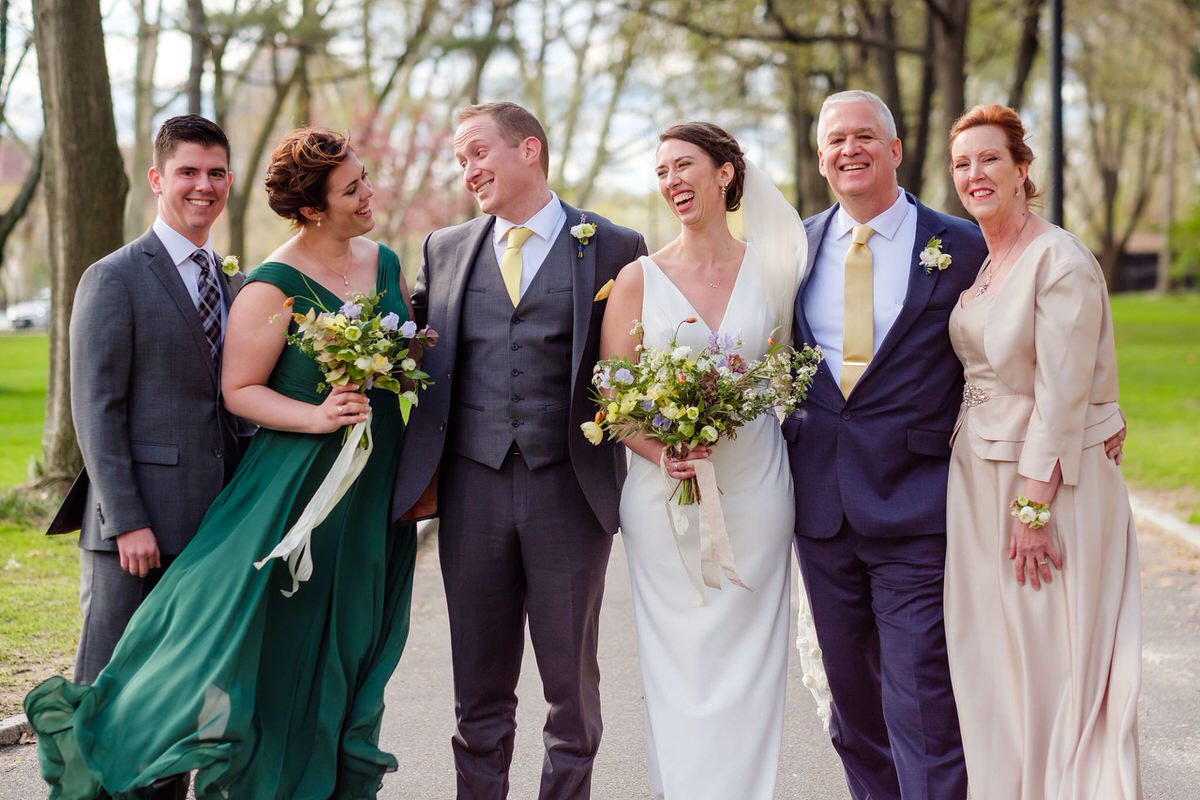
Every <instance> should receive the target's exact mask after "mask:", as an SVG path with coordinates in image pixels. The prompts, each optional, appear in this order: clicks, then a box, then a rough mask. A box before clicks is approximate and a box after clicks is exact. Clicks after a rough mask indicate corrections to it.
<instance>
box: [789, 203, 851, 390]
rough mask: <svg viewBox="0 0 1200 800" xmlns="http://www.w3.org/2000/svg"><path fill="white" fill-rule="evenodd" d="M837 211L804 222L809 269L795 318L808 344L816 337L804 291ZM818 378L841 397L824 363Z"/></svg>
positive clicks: (835, 208) (835, 207) (823, 213)
mask: <svg viewBox="0 0 1200 800" xmlns="http://www.w3.org/2000/svg"><path fill="white" fill-rule="evenodd" d="M837 209H838V205H837V204H836V203H835V204H834V205H833V207H832V208H829V209H827V210H825V211H822V212H821V213H820V214H817V215H815V216H812V217H809V218H808V219H807V220H805V222H804V231H805V234H806V235H807V236H808V267H807V269H805V270H804V278H803V279H802V280H801V282H800V289H799V290H798V291H797V292H796V308H795V318H796V322H797V324H798V325H799V326H800V336H801V337H802V339H803V341H804V342H806V343H808V344H816V337H814V336H813V332H812V326H810V325H809V324H808V317H807V316H805V314H804V290H805V289H806V288H808V282H809V280H811V279H812V276H813V271H814V269H815V267H816V264H817V253H818V251H820V249H821V243H822V242H824V241H825V231H826V230H827V229H828V228H829V224H830V223H831V222H832V221H833V217H834V214H836V213H837ZM793 344H796V345H797V346H798V345H799V343H798V342H793ZM817 376H818V377H817V380H827V381H829V384H830V386H832V387H833V389H834V391H835V392H837V395H838V396H839V397H841V394H842V390H841V388H840V387H839V386H838V385H837V383H836V382H835V381H834V380H833V373H832V372H830V371H829V368H828V367H826V366H824V363H823V362H822V365H821V366H820V367H818V369H817ZM821 376H824V377H821Z"/></svg>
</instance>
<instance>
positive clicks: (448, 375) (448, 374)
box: [446, 370, 450, 380]
mask: <svg viewBox="0 0 1200 800" xmlns="http://www.w3.org/2000/svg"><path fill="white" fill-rule="evenodd" d="M446 380H450V370H446Z"/></svg>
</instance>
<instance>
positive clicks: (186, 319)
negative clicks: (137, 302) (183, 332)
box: [141, 231, 224, 386]
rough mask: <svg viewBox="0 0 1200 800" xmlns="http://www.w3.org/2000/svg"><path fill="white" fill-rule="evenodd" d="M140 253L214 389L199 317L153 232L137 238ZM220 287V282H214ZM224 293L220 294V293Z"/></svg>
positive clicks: (214, 374) (214, 375) (212, 368)
mask: <svg viewBox="0 0 1200 800" xmlns="http://www.w3.org/2000/svg"><path fill="white" fill-rule="evenodd" d="M141 246H142V253H143V255H145V256H146V265H147V267H149V269H150V274H152V275H153V276H154V277H155V278H157V279H158V281H159V283H161V284H162V286H163V288H164V289H166V292H167V294H168V295H169V296H170V298H171V301H172V302H173V303H174V304H175V308H176V310H177V311H178V312H179V316H180V317H182V318H183V325H184V327H185V328H186V329H187V331H188V333H190V334H191V337H192V341H193V342H194V343H195V345H196V349H197V350H198V351H199V352H200V356H201V360H202V361H203V362H204V364H205V365H206V367H207V369H208V374H209V377H210V378H212V381H213V385H214V386H216V385H217V370H216V366H215V365H214V364H213V361H212V358H211V357H210V356H209V349H208V339H207V338H206V337H205V336H204V328H202V327H201V326H200V314H199V312H197V311H196V306H195V304H194V303H193V302H192V296H191V295H190V294H188V290H187V287H186V286H184V285H183V278H182V277H180V275H179V268H178V267H176V266H175V263H174V262H173V261H171V257H170V256H169V255H168V254H167V250H166V248H164V247H163V246H162V242H160V241H159V239H158V236H156V235H155V234H154V232H153V231H148V232H147V233H146V234H145V235H144V236H143V237H142V238H141ZM218 283H222V284H223V283H224V281H218ZM222 291H224V290H222Z"/></svg>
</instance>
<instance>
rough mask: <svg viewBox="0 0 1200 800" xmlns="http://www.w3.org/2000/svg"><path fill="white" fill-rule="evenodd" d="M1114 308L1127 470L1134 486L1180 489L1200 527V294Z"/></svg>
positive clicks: (1142, 299)
mask: <svg viewBox="0 0 1200 800" xmlns="http://www.w3.org/2000/svg"><path fill="white" fill-rule="evenodd" d="M1112 306H1113V317H1114V319H1115V330H1116V338H1117V361H1118V368H1119V374H1120V377H1121V407H1122V408H1123V409H1124V411H1125V416H1126V418H1127V419H1128V420H1129V438H1128V439H1127V440H1126V442H1125V459H1124V465H1123V466H1122V470H1123V472H1124V473H1125V477H1126V479H1127V480H1129V482H1130V483H1131V484H1133V485H1135V486H1141V487H1146V488H1150V489H1161V490H1167V491H1178V492H1179V493H1180V494H1181V498H1180V500H1181V502H1182V503H1183V505H1184V510H1185V515H1186V516H1187V517H1189V518H1190V521H1191V522H1192V523H1200V495H1198V494H1197V493H1196V489H1197V487H1200V294H1196V293H1191V294H1185V295H1167V296H1165V297H1154V296H1150V295H1118V296H1116V297H1114V298H1113V301H1112Z"/></svg>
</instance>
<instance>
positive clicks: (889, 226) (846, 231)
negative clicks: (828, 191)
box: [834, 189, 911, 242]
mask: <svg viewBox="0 0 1200 800" xmlns="http://www.w3.org/2000/svg"><path fill="white" fill-rule="evenodd" d="M910 206H911V204H910V203H909V202H908V197H907V196H906V195H905V194H904V190H903V189H897V190H896V202H894V203H892V204H891V205H890V206H888V208H887V210H886V211H884V212H883V213H882V214H879V215H878V216H876V217H875V218H874V219H871V220H868V221H867V224H868V225H870V226H871V230H873V231H875V235H876V236H882V237H883V238H884V239H887V240H888V241H889V242H890V241H892V239H894V238H896V234H897V233H899V232H900V226H901V225H902V224H903V223H904V220H905V218H906V217H907V216H908V211H909V207H910ZM857 224H858V221H857V220H856V219H854V217H852V216H850V214H849V213H848V212H847V211H846V207H845V206H838V211H837V219H836V220H835V221H834V225H835V226H836V228H835V231H836V232H837V238H838V239H841V238H842V237H844V236H849V235H850V232H851V231H852V230H854V226H855V225H857Z"/></svg>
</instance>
